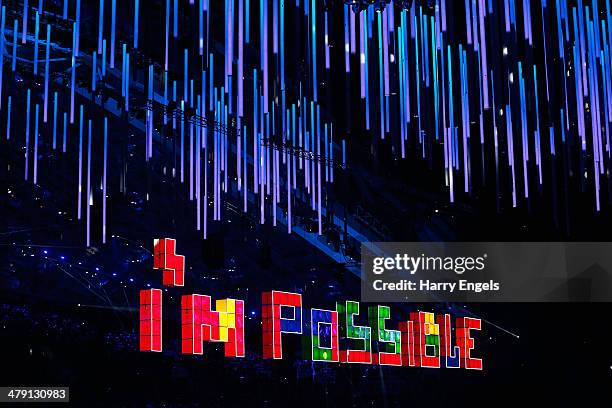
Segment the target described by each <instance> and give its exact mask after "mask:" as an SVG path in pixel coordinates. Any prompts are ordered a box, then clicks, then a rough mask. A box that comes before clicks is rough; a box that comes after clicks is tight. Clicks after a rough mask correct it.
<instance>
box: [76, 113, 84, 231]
mask: <svg viewBox="0 0 612 408" xmlns="http://www.w3.org/2000/svg"><path fill="white" fill-rule="evenodd" d="M80 113H81V118H80V121H79V167H78V169H77V170H78V172H79V185H78V190H77V219H78V220H80V219H81V195H82V194H83V105H81V106H80Z"/></svg>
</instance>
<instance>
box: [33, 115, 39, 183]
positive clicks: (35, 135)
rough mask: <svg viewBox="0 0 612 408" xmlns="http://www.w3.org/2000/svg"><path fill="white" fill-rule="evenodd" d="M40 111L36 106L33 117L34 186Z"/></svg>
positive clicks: (36, 180)
mask: <svg viewBox="0 0 612 408" xmlns="http://www.w3.org/2000/svg"><path fill="white" fill-rule="evenodd" d="M39 111H40V106H39V105H38V104H36V109H35V112H36V116H35V117H34V178H33V180H32V181H33V182H34V184H37V183H38V116H39V113H40V112H39Z"/></svg>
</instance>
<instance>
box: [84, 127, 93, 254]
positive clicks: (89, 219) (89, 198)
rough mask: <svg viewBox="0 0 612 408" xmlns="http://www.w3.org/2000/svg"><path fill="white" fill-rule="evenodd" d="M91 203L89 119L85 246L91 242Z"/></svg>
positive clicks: (89, 131)
mask: <svg viewBox="0 0 612 408" xmlns="http://www.w3.org/2000/svg"><path fill="white" fill-rule="evenodd" d="M92 205H93V194H92V192H91V119H89V121H88V131H87V203H86V204H85V206H86V207H85V208H86V209H87V215H86V217H87V240H86V241H87V245H86V246H87V247H89V246H90V244H91V206H92Z"/></svg>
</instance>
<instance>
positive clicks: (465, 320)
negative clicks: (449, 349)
mask: <svg viewBox="0 0 612 408" xmlns="http://www.w3.org/2000/svg"><path fill="white" fill-rule="evenodd" d="M471 329H474V330H480V319H474V318H471V317H460V318H458V319H457V345H458V346H459V355H460V356H461V367H463V368H465V369H467V370H482V359H480V358H472V355H471V354H472V350H474V338H473V337H471V336H470V330H471Z"/></svg>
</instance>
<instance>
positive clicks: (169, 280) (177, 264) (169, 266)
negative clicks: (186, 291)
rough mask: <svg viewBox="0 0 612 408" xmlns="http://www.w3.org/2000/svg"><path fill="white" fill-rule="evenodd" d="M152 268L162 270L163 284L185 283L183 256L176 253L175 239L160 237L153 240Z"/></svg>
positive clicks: (175, 284)
mask: <svg viewBox="0 0 612 408" xmlns="http://www.w3.org/2000/svg"><path fill="white" fill-rule="evenodd" d="M153 268H155V269H161V270H162V271H163V278H162V282H163V284H164V286H184V285H185V257H184V256H183V255H177V254H176V240H174V239H171V238H162V239H155V240H154V241H153Z"/></svg>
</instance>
